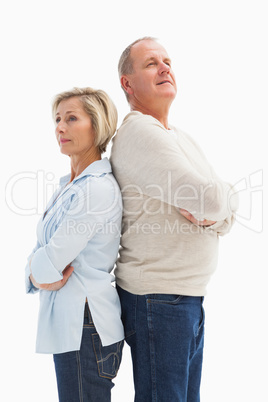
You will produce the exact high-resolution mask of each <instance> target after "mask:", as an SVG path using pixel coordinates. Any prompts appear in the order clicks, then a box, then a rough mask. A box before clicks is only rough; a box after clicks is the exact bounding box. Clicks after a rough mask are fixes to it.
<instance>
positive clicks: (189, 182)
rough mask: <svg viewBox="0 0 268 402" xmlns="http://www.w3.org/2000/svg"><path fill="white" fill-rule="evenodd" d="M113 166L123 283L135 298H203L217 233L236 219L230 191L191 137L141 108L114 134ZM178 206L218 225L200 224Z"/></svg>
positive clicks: (214, 261)
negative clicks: (154, 295) (167, 295)
mask: <svg viewBox="0 0 268 402" xmlns="http://www.w3.org/2000/svg"><path fill="white" fill-rule="evenodd" d="M111 163H112V168H113V173H114V175H115V177H116V179H117V181H118V183H119V185H120V188H121V191H122V195H123V204H124V214H123V228H122V237H121V248H120V257H119V259H118V261H117V266H116V269H115V275H116V278H117V283H118V285H119V286H121V287H122V288H123V289H125V290H127V291H129V292H131V293H134V294H148V293H170V294H181V295H188V296H203V295H205V293H206V286H207V283H208V281H209V279H210V277H211V275H212V273H213V272H214V270H215V268H216V265H217V257H218V236H219V235H223V234H225V233H227V232H228V231H229V230H230V228H231V226H232V224H233V221H234V211H235V210H236V209H237V196H236V194H234V191H233V189H232V187H231V186H230V185H229V184H227V183H224V182H223V181H221V180H220V179H219V178H218V177H217V176H216V174H215V173H214V171H213V169H212V168H211V166H210V165H209V164H208V162H207V160H206V158H205V156H204V154H203V153H202V151H201V150H200V148H199V147H198V145H197V144H196V143H195V142H194V141H193V140H192V139H191V138H190V137H189V136H188V135H187V134H185V133H184V132H182V131H179V130H177V129H175V128H173V127H172V130H166V129H165V128H164V126H163V125H162V124H161V123H160V122H159V121H158V120H156V119H155V118H154V117H152V116H149V115H143V114H142V113H140V112H136V111H135V112H131V113H129V114H128V115H127V116H126V118H125V119H124V121H123V123H122V125H121V127H120V128H119V130H118V133H117V134H116V136H115V139H114V143H113V147H112V153H111ZM179 208H183V209H186V210H187V211H189V212H191V213H192V214H193V215H194V217H196V218H198V219H209V220H213V221H217V223H216V224H214V225H212V226H210V227H206V228H203V227H201V226H197V225H194V224H192V223H190V222H189V221H188V220H187V219H186V218H184V217H183V216H182V215H181V214H180V213H179Z"/></svg>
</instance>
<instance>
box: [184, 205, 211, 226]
mask: <svg viewBox="0 0 268 402" xmlns="http://www.w3.org/2000/svg"><path fill="white" fill-rule="evenodd" d="M180 213H181V215H183V216H184V218H186V219H188V221H190V222H192V223H194V224H195V225H198V226H211V225H214V223H216V222H215V221H209V220H207V219H204V220H203V221H198V220H197V219H195V218H194V217H193V215H192V214H190V212H188V211H186V209H181V208H180Z"/></svg>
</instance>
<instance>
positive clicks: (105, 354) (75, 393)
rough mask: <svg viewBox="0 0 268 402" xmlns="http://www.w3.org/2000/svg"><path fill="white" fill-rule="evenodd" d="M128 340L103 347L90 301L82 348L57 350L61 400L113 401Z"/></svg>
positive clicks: (66, 401) (70, 401) (77, 401)
mask: <svg viewBox="0 0 268 402" xmlns="http://www.w3.org/2000/svg"><path fill="white" fill-rule="evenodd" d="M123 343H124V341H121V342H118V343H115V344H113V345H109V346H105V347H103V346H102V345H101V341H100V338H99V335H98V334H97V332H96V329H95V326H94V323H93V321H92V318H91V314H90V311H89V308H88V305H87V304H86V308H85V318H84V327H83V336H82V342H81V348H80V350H79V351H75V352H67V353H60V354H55V355H54V356H53V357H54V364H55V370H56V376H57V385H58V394H59V401H60V402H80V401H83V402H110V401H111V389H112V388H113V386H114V384H113V382H112V379H113V378H114V377H115V376H116V374H117V371H118V369H119V366H120V363H121V358H122V349H123Z"/></svg>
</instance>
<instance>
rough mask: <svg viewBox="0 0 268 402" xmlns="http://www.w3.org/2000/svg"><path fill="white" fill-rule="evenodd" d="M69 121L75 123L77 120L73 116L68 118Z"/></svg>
mask: <svg viewBox="0 0 268 402" xmlns="http://www.w3.org/2000/svg"><path fill="white" fill-rule="evenodd" d="M69 120H70V121H76V120H77V118H76V117H75V116H70V118H69Z"/></svg>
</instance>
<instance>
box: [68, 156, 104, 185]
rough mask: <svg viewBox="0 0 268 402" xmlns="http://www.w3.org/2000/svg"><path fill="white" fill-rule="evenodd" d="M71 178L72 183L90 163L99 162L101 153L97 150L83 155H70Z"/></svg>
mask: <svg viewBox="0 0 268 402" xmlns="http://www.w3.org/2000/svg"><path fill="white" fill-rule="evenodd" d="M70 159H71V178H70V182H72V181H73V180H74V179H75V178H76V177H78V176H79V175H80V174H81V173H82V172H83V171H84V170H85V169H86V168H87V167H88V166H89V165H91V163H93V162H95V161H98V160H101V153H100V152H99V150H98V149H94V150H93V151H91V150H90V151H89V152H88V153H86V154H85V155H82V156H81V155H79V156H76V155H71V156H70Z"/></svg>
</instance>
